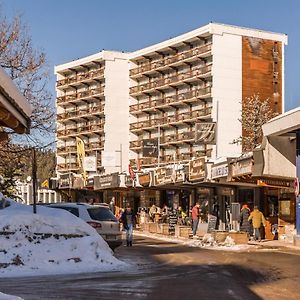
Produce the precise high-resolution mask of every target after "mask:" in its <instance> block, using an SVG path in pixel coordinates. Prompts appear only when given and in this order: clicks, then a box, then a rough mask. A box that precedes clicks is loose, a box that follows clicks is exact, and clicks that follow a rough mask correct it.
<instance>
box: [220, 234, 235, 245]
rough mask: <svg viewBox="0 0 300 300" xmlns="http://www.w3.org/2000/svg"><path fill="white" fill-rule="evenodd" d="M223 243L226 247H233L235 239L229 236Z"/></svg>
mask: <svg viewBox="0 0 300 300" xmlns="http://www.w3.org/2000/svg"><path fill="white" fill-rule="evenodd" d="M223 245H224V246H226V247H232V246H235V241H234V239H233V238H232V237H231V236H227V237H226V239H225V241H224V243H223Z"/></svg>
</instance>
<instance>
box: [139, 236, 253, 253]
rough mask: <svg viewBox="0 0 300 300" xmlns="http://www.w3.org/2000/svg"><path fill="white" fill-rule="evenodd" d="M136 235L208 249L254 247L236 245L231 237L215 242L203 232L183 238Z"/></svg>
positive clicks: (237, 249) (246, 249)
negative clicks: (192, 237)
mask: <svg viewBox="0 0 300 300" xmlns="http://www.w3.org/2000/svg"><path fill="white" fill-rule="evenodd" d="M134 234H135V235H137V236H145V237H149V238H154V239H157V240H161V241H166V242H170V243H176V244H182V245H185V246H188V247H198V248H205V249H210V250H225V251H248V250H249V249H256V248H257V247H256V246H253V245H248V244H240V245H236V244H235V243H234V240H233V239H232V238H231V237H228V239H227V238H226V240H225V241H224V242H223V243H217V242H216V241H215V239H214V238H213V236H212V235H211V234H209V233H208V234H205V235H204V236H203V238H202V239H200V238H199V239H184V238H176V237H174V236H167V235H160V234H153V233H146V232H137V231H136V232H135V233H134Z"/></svg>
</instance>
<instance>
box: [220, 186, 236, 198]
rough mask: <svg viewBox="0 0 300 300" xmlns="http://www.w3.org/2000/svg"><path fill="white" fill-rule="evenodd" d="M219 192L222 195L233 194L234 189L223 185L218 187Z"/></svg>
mask: <svg viewBox="0 0 300 300" xmlns="http://www.w3.org/2000/svg"><path fill="white" fill-rule="evenodd" d="M220 194H221V195H222V196H233V195H234V190H233V189H232V188H227V187H224V188H221V189H220Z"/></svg>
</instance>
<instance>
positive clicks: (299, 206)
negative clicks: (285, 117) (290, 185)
mask: <svg viewBox="0 0 300 300" xmlns="http://www.w3.org/2000/svg"><path fill="white" fill-rule="evenodd" d="M296 172H297V173H296V176H297V177H298V178H300V129H297V131H296ZM296 229H297V235H300V195H298V197H297V198H296Z"/></svg>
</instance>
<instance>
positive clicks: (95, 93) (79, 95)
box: [56, 87, 104, 106]
mask: <svg viewBox="0 0 300 300" xmlns="http://www.w3.org/2000/svg"><path fill="white" fill-rule="evenodd" d="M103 94H104V87H99V88H94V89H90V90H88V91H82V92H75V93H71V94H68V95H64V96H60V97H57V100H56V102H57V104H58V105H60V106H68V105H69V104H70V103H76V102H83V100H87V99H88V98H92V97H101V96H103Z"/></svg>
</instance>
